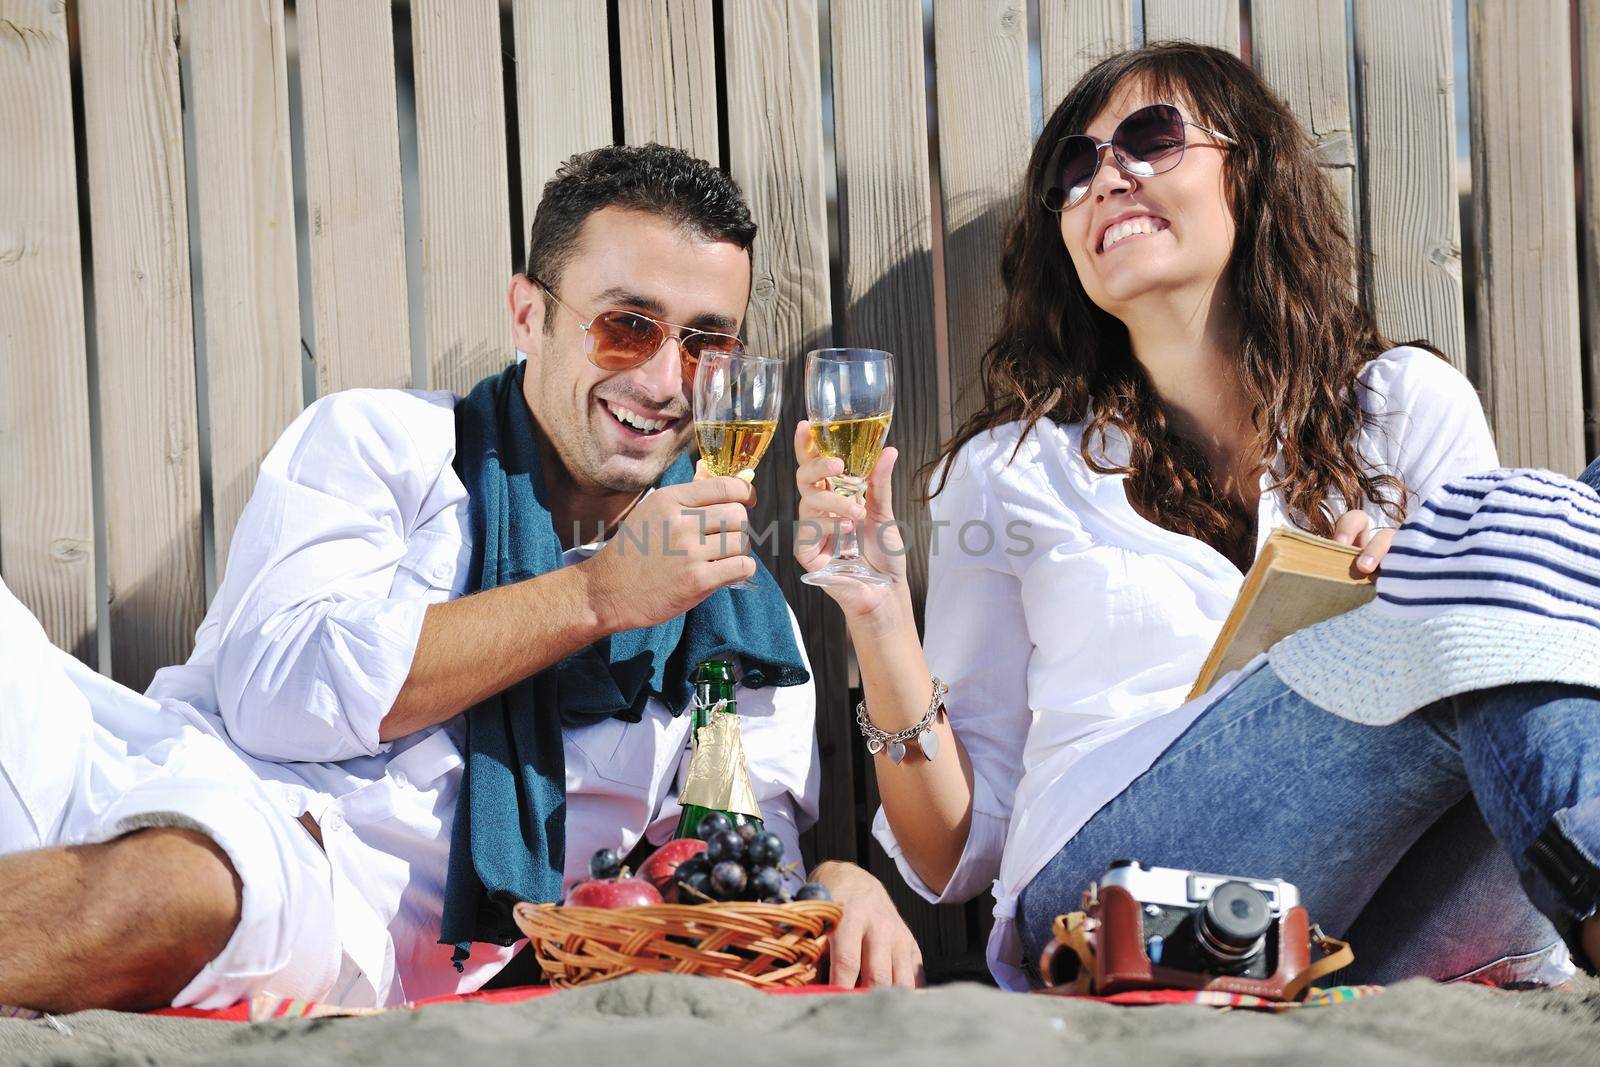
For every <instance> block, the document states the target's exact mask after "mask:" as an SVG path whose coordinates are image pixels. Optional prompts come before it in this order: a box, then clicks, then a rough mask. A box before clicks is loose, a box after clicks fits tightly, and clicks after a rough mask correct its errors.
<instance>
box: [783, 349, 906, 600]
mask: <svg viewBox="0 0 1600 1067" xmlns="http://www.w3.org/2000/svg"><path fill="white" fill-rule="evenodd" d="M806 412H807V416H808V417H809V418H810V420H811V440H812V442H813V443H814V444H815V445H816V446H817V451H818V452H819V453H821V454H822V455H824V456H833V457H835V458H837V459H841V460H843V461H844V473H843V474H839V475H835V476H834V477H832V478H829V479H828V487H829V488H830V489H832V490H833V491H834V492H836V493H838V494H840V495H841V496H846V497H849V498H851V499H852V500H856V501H861V500H864V499H865V498H866V495H867V475H868V474H870V473H871V472H872V468H873V466H874V465H875V464H876V463H877V462H878V454H879V453H880V452H882V451H883V442H884V439H885V438H886V437H888V436H889V421H890V419H891V418H892V417H893V415H894V357H893V356H892V355H890V354H889V353H887V352H881V351H879V350H878V349H875V348H824V349H821V350H819V351H816V352H812V353H810V354H808V355H807V356H806ZM800 580H801V581H803V582H805V583H806V584H807V585H820V586H829V585H841V584H847V583H852V582H856V583H861V584H864V585H888V584H889V583H890V582H891V581H892V580H893V579H891V578H890V577H889V576H888V575H886V574H882V573H880V572H879V571H876V570H874V569H873V568H872V567H871V566H869V565H868V564H867V561H866V560H864V559H862V558H861V549H860V546H859V545H858V543H857V540H856V530H855V525H854V524H851V525H850V526H849V527H848V528H841V529H840V531H839V538H838V550H837V551H836V552H835V553H834V556H833V559H832V560H830V561H829V563H828V565H827V566H826V567H824V568H822V569H821V570H819V571H810V572H808V573H806V574H802V575H801V576H800Z"/></svg>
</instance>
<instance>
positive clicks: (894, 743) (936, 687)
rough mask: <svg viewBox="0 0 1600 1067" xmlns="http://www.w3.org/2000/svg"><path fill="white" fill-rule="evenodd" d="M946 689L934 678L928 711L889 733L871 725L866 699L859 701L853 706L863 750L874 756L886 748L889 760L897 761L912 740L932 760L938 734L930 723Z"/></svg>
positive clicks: (938, 708) (947, 687) (934, 718)
mask: <svg viewBox="0 0 1600 1067" xmlns="http://www.w3.org/2000/svg"><path fill="white" fill-rule="evenodd" d="M949 692H950V687H949V686H947V685H945V684H944V683H943V682H941V681H939V679H937V678H935V679H934V680H933V696H932V697H931V698H930V699H929V700H928V714H926V715H924V716H923V717H922V721H921V722H919V723H917V724H916V725H915V726H910V727H907V728H906V729H904V730H900V731H899V732H897V733H892V734H891V733H889V732H888V731H887V730H880V729H878V728H877V727H876V726H875V725H873V722H872V719H871V718H869V717H868V716H867V702H866V701H865V700H863V701H861V703H859V704H857V705H856V725H857V726H859V727H860V728H861V736H862V737H865V738H866V739H867V751H868V752H870V753H872V754H873V755H874V756H876V755H877V754H878V753H880V752H882V751H883V750H884V749H888V750H889V759H890V761H891V762H894V763H899V762H900V761H901V760H903V759H905V758H906V742H907V741H916V743H917V747H918V748H920V749H921V750H922V754H923V756H925V757H927V760H928V762H929V763H932V762H933V758H934V757H935V756H937V755H938V754H939V735H938V734H936V733H934V732H933V724H934V721H935V720H936V719H938V718H939V715H940V713H941V712H943V711H944V698H945V696H946V695H947V694H948V693H949Z"/></svg>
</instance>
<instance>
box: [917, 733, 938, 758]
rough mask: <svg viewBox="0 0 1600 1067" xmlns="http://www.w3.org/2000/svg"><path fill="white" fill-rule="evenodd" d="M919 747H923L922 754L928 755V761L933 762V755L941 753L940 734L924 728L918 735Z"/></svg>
mask: <svg viewBox="0 0 1600 1067" xmlns="http://www.w3.org/2000/svg"><path fill="white" fill-rule="evenodd" d="M917 747H918V748H920V749H922V754H923V755H924V756H927V757H928V762H929V763H932V762H933V757H935V756H937V755H938V754H939V735H938V734H936V733H934V732H933V731H932V730H924V731H922V732H921V733H920V734H918V735H917Z"/></svg>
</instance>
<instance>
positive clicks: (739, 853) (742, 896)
mask: <svg viewBox="0 0 1600 1067" xmlns="http://www.w3.org/2000/svg"><path fill="white" fill-rule="evenodd" d="M695 836H696V837H698V838H699V839H700V840H702V841H704V842H705V843H706V850H705V851H704V852H702V853H701V854H700V855H698V856H692V857H690V858H689V859H686V860H684V861H683V862H682V863H681V864H679V865H678V870H677V873H676V875H675V877H676V878H677V881H678V885H679V886H680V887H681V891H680V893H679V899H680V900H681V901H683V902H685V903H705V902H708V901H727V900H755V901H760V902H762V903H766V904H787V903H789V901H790V900H791V899H792V900H832V899H833V897H832V896H831V895H829V893H828V891H827V890H826V889H825V888H823V887H822V886H820V885H818V884H817V883H816V882H807V883H806V884H805V885H803V886H801V887H800V890H799V892H797V893H795V895H794V896H793V897H790V896H789V894H788V892H787V891H785V889H784V886H783V873H784V867H783V840H782V839H781V838H779V837H778V835H777V834H775V833H773V832H772V831H770V830H761V829H758V828H757V827H756V826H755V824H754V823H743V824H742V825H740V826H738V827H737V828H735V827H734V825H733V823H732V822H731V821H730V820H729V819H728V817H727V816H726V815H723V814H721V813H720V812H712V813H711V814H709V815H707V816H706V817H705V818H703V819H701V820H700V825H699V826H697V827H696V828H695Z"/></svg>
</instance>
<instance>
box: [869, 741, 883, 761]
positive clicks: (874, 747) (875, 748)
mask: <svg viewBox="0 0 1600 1067" xmlns="http://www.w3.org/2000/svg"><path fill="white" fill-rule="evenodd" d="M867 751H868V752H870V753H872V754H873V755H874V756H876V755H877V754H878V753H880V752H882V751H883V742H882V741H879V740H878V739H877V738H876V737H874V738H873V739H872V740H871V741H868V742H867Z"/></svg>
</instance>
